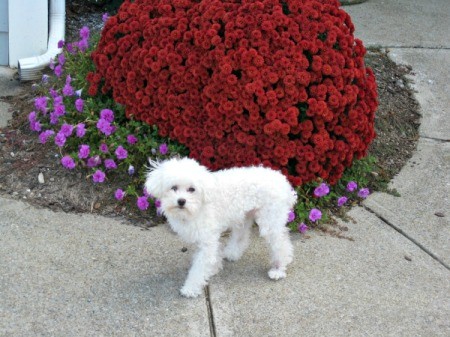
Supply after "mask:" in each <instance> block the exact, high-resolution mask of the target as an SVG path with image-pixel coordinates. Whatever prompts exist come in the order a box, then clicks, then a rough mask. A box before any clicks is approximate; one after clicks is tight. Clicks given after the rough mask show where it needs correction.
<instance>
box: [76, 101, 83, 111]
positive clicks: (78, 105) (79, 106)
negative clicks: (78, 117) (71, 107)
mask: <svg viewBox="0 0 450 337" xmlns="http://www.w3.org/2000/svg"><path fill="white" fill-rule="evenodd" d="M83 108H84V101H83V100H82V99H81V98H78V99H77V100H76V101H75V109H77V111H78V112H83Z"/></svg>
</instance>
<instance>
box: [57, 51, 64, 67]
mask: <svg viewBox="0 0 450 337" xmlns="http://www.w3.org/2000/svg"><path fill="white" fill-rule="evenodd" d="M58 63H59V64H60V65H62V66H63V65H64V63H66V57H65V56H64V53H61V54H59V55H58Z"/></svg>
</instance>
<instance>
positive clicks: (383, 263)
mask: <svg viewBox="0 0 450 337" xmlns="http://www.w3.org/2000/svg"><path fill="white" fill-rule="evenodd" d="M346 10H347V11H348V12H350V14H351V15H352V18H353V21H354V23H355V26H356V28H357V30H356V35H357V36H358V37H360V38H362V39H363V41H364V42H365V44H366V46H369V47H370V46H382V47H388V48H389V50H390V56H391V57H392V59H393V60H394V61H396V62H397V63H405V64H409V65H411V66H412V68H413V71H414V73H415V75H414V76H413V77H412V79H413V81H414V87H415V89H416V90H417V95H416V96H417V99H418V101H419V102H420V105H421V110H422V111H421V112H422V114H423V120H422V125H421V128H420V136H421V137H420V140H419V144H418V149H417V152H416V153H415V155H414V156H413V158H412V159H411V160H410V161H409V163H407V165H406V166H405V167H404V169H403V170H402V171H401V173H400V174H399V175H398V176H397V177H396V178H395V179H394V180H393V181H392V187H394V188H396V189H397V190H398V191H399V192H400V194H401V197H399V198H398V197H397V198H396V197H392V196H390V195H387V194H384V193H375V194H373V195H371V196H370V197H369V198H368V200H366V202H365V203H364V207H360V208H355V209H353V210H352V211H351V212H350V215H351V217H352V218H353V219H354V220H355V222H354V223H349V224H346V226H348V227H349V234H350V236H352V237H353V239H354V241H348V240H342V239H336V238H332V237H330V236H322V235H320V233H312V235H311V236H312V237H311V239H308V240H304V239H303V238H302V237H301V236H300V235H293V236H292V238H293V243H294V246H295V254H296V259H295V261H294V263H293V264H292V265H291V267H290V269H289V274H288V278H287V279H285V280H283V281H281V282H272V281H271V280H269V279H268V278H267V277H266V271H267V268H268V263H267V252H266V247H265V246H264V243H263V241H262V240H259V239H256V240H254V241H253V243H252V245H251V247H250V248H249V251H248V252H247V253H246V254H245V255H244V257H243V258H242V259H241V260H240V261H238V262H236V263H225V266H224V270H223V271H222V272H221V273H220V274H219V275H217V276H215V277H214V278H213V279H212V281H211V282H210V286H209V287H208V289H207V290H206V291H205V295H204V296H202V297H200V298H198V299H185V298H182V297H180V296H179V294H178V288H179V287H180V286H181V284H182V282H183V279H184V277H185V274H186V271H187V269H188V268H189V264H190V256H191V254H192V250H193V249H192V248H193V247H190V246H187V248H188V250H187V252H183V250H182V248H183V247H185V245H184V244H183V243H182V242H181V241H180V240H179V239H178V238H177V237H175V236H174V235H173V234H172V233H171V232H170V231H169V230H168V229H167V227H166V226H160V227H156V228H152V229H150V230H148V231H142V230H141V229H139V228H136V227H129V226H124V225H123V224H120V223H118V222H117V221H114V220H111V219H107V218H103V217H99V216H92V215H76V214H65V213H54V212H51V211H49V210H45V209H36V208H34V207H32V206H29V205H28V204H26V203H23V202H20V201H14V200H8V199H5V198H0V336H449V335H450V319H449V318H450V295H449V294H450V271H449V269H450V226H449V218H450V211H449V209H450V202H449V195H450V118H449V116H450V95H449V89H450V88H449V82H450V81H449V79H450V74H449V69H450V25H449V24H448V22H450V4H449V2H448V0H430V1H422V0H384V1H378V0H368V1H367V2H365V3H363V4H360V5H354V6H349V7H346ZM0 75H1V73H0ZM0 77H1V76H0ZM0 96H1V95H0ZM439 212H440V213H443V214H444V217H439V216H436V215H435V214H436V213H439ZM254 234H255V235H256V233H254Z"/></svg>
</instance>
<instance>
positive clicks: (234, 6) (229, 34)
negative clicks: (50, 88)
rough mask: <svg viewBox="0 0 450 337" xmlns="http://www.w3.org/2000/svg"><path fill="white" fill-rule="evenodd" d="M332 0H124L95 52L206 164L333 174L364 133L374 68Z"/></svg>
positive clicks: (359, 152)
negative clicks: (260, 166)
mask: <svg viewBox="0 0 450 337" xmlns="http://www.w3.org/2000/svg"><path fill="white" fill-rule="evenodd" d="M353 32H354V27H353V24H352V22H351V19H350V17H349V15H348V14H347V13H345V12H344V11H343V10H342V9H341V8H340V7H339V3H338V1H337V0H259V1H258V0H242V1H225V0H222V1H219V0H208V1H207V0H203V1H194V0H165V1H163V2H161V1H159V0H134V1H130V0H125V1H124V2H123V4H122V5H121V7H120V9H119V11H118V14H117V15H116V16H114V17H111V18H110V19H109V20H108V21H107V22H106V26H105V28H104V30H103V32H102V37H101V39H100V42H99V44H98V47H97V49H96V50H95V51H94V52H93V54H92V58H93V60H94V63H95V66H96V71H95V73H92V74H90V75H89V76H88V78H87V79H88V81H89V82H90V87H89V94H91V95H95V94H97V92H98V91H99V90H100V91H101V92H103V93H105V92H109V91H110V92H112V95H113V97H114V99H115V100H116V101H117V102H119V103H121V104H124V105H125V106H126V113H127V116H128V117H131V116H133V118H135V119H138V120H142V121H144V122H146V123H149V124H155V125H157V126H158V130H159V133H160V134H161V135H162V136H169V137H171V138H172V139H174V140H177V141H179V142H180V143H183V144H185V145H186V146H187V147H188V148H189V150H190V155H191V156H192V157H194V158H196V159H198V160H200V161H201V162H202V163H203V164H204V165H206V166H208V167H210V168H212V169H218V168H225V167H231V166H244V165H256V164H263V165H265V166H268V167H271V168H274V169H280V170H281V171H282V172H283V173H284V174H286V175H287V176H288V178H289V179H290V181H291V182H292V183H293V184H294V185H299V184H302V183H305V182H307V181H311V180H313V179H315V178H317V177H321V178H323V179H327V180H328V181H329V182H330V183H331V184H334V183H336V182H337V180H338V179H339V178H340V177H341V175H342V173H343V171H344V169H345V167H348V166H350V165H351V163H352V160H353V159H354V158H361V157H363V156H364V155H365V154H366V151H367V148H368V146H369V144H370V143H371V141H372V140H373V138H374V137H375V131H374V113H375V110H376V108H377V92H376V83H375V78H374V75H373V72H372V71H371V69H368V68H366V67H365V65H364V55H365V52H366V51H365V48H364V46H363V44H362V42H361V41H359V40H358V39H355V38H354V36H353Z"/></svg>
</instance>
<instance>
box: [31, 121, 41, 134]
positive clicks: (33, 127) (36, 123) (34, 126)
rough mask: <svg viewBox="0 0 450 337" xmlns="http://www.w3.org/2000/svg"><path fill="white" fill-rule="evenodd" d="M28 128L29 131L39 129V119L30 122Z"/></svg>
mask: <svg viewBox="0 0 450 337" xmlns="http://www.w3.org/2000/svg"><path fill="white" fill-rule="evenodd" d="M30 129H31V131H37V132H39V131H41V123H39V121H32V122H30Z"/></svg>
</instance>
